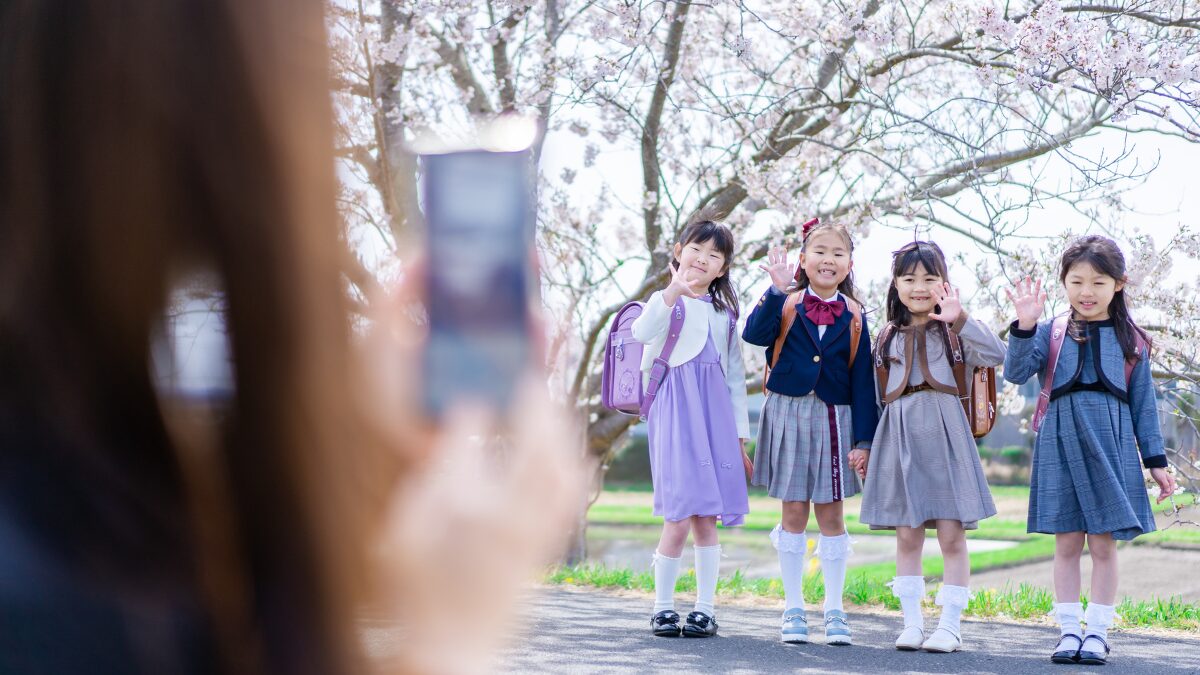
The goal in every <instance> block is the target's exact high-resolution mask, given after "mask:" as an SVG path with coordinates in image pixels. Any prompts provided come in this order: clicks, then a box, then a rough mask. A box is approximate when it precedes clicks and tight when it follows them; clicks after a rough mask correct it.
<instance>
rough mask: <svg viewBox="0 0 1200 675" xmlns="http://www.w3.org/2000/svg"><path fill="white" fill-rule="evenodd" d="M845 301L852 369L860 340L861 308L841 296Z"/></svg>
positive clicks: (861, 326) (861, 325) (861, 328)
mask: <svg viewBox="0 0 1200 675" xmlns="http://www.w3.org/2000/svg"><path fill="white" fill-rule="evenodd" d="M842 298H843V299H844V300H845V301H846V309H848V310H850V367H851V368H853V367H854V357H855V356H856V355H857V354H858V341H859V340H860V339H862V330H863V322H862V307H861V306H860V305H859V304H858V303H857V302H855V301H853V300H851V299H850V298H847V297H845V296H842Z"/></svg>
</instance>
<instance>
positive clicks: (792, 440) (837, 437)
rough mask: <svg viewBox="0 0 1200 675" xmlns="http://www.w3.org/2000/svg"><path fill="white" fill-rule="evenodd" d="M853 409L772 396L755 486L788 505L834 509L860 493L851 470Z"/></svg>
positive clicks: (763, 421) (763, 420)
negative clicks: (831, 505) (831, 506)
mask: <svg viewBox="0 0 1200 675" xmlns="http://www.w3.org/2000/svg"><path fill="white" fill-rule="evenodd" d="M852 438H853V437H852V435H851V428H850V406H847V405H829V404H827V403H825V402H824V401H822V400H821V399H820V398H818V397H817V395H816V394H808V395H807V396H784V395H783V394H776V393H771V394H768V395H767V400H766V401H765V402H764V403H763V407H762V416H761V417H759V420H758V443H757V445H756V446H755V450H754V474H753V476H752V478H751V481H750V482H751V483H752V484H753V485H761V486H766V488H767V494H769V495H771V496H772V497H775V498H776V499H782V500H783V501H785V502H810V501H811V502H816V503H818V504H829V503H831V502H836V501H841V500H842V499H845V498H846V497H853V496H854V495H856V494H858V493H859V492H860V491H861V486H860V483H859V481H858V475H857V474H855V473H854V470H853V469H851V468H850V460H849V455H850V450H851V448H852V447H853V444H852Z"/></svg>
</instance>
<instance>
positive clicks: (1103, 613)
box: [1083, 602, 1117, 630]
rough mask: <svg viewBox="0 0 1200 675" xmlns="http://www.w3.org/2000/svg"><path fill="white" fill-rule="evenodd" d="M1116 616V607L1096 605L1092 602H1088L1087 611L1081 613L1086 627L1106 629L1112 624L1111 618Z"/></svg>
mask: <svg viewBox="0 0 1200 675" xmlns="http://www.w3.org/2000/svg"><path fill="white" fill-rule="evenodd" d="M1116 616H1117V613H1116V608H1115V607H1113V606H1112V605H1098V604H1096V603H1094V602H1089V603H1088V606H1087V611H1086V612H1084V613H1083V622H1084V623H1086V624H1087V626H1088V628H1089V629H1090V628H1092V627H1093V626H1095V627H1096V628H1098V629H1103V630H1107V629H1108V627H1109V626H1111V625H1112V623H1113V619H1115V618H1116Z"/></svg>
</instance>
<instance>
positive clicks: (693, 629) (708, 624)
mask: <svg viewBox="0 0 1200 675" xmlns="http://www.w3.org/2000/svg"><path fill="white" fill-rule="evenodd" d="M716 634H717V620H716V619H714V618H712V617H711V616H709V615H707V614H705V613H704V612H692V613H691V614H688V615H687V623H685V624H683V635H684V637H712V636H714V635H716Z"/></svg>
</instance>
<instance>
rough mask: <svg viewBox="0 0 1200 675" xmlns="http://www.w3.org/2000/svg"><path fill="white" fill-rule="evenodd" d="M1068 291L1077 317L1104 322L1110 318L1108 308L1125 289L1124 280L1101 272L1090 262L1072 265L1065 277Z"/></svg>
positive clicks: (1064, 283) (1068, 297)
mask: <svg viewBox="0 0 1200 675" xmlns="http://www.w3.org/2000/svg"><path fill="white" fill-rule="evenodd" d="M1063 285H1064V286H1066V289H1067V300H1069V301H1070V302H1071V309H1073V310H1075V317H1076V318H1078V319H1083V320H1084V321H1103V320H1104V319H1107V318H1108V307H1109V305H1110V304H1111V303H1112V299H1113V296H1114V295H1116V294H1117V291H1120V290H1121V289H1123V288H1125V283H1124V281H1122V280H1118V279H1114V278H1113V277H1111V276H1109V275H1107V274H1105V273H1104V272H1101V271H1100V270H1098V269H1096V268H1095V267H1092V265H1091V263H1088V262H1083V261H1080V262H1077V263H1075V264H1074V265H1071V267H1070V269H1068V270H1067V273H1066V275H1065V276H1064V277H1063Z"/></svg>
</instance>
